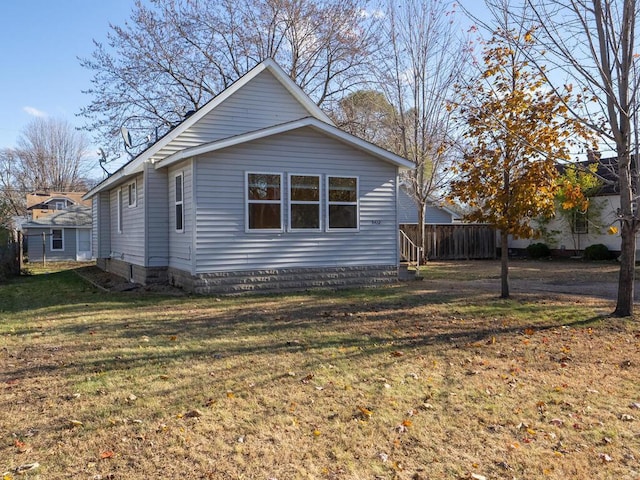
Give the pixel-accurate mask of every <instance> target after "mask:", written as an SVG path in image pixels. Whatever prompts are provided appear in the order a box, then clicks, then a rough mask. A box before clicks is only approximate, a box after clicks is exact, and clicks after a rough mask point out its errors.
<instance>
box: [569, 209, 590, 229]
mask: <svg viewBox="0 0 640 480" xmlns="http://www.w3.org/2000/svg"><path fill="white" fill-rule="evenodd" d="M587 214H588V212H573V217H572V218H571V233H580V234H582V233H589V218H588V215H587Z"/></svg>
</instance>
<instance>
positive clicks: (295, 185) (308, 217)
mask: <svg viewBox="0 0 640 480" xmlns="http://www.w3.org/2000/svg"><path fill="white" fill-rule="evenodd" d="M289 229H290V230H320V176H319V175H289Z"/></svg>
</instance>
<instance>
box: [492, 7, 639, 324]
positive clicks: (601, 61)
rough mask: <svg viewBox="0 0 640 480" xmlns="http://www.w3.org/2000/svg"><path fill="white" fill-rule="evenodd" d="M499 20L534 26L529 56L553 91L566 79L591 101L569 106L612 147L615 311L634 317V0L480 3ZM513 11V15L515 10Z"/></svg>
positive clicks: (636, 219)
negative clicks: (617, 248)
mask: <svg viewBox="0 0 640 480" xmlns="http://www.w3.org/2000/svg"><path fill="white" fill-rule="evenodd" d="M487 5H488V6H489V7H490V8H491V9H492V11H494V12H495V13H498V15H499V16H501V17H502V18H504V16H506V15H510V14H511V15H513V14H517V15H520V18H521V19H525V20H527V21H529V22H531V23H532V24H534V25H535V26H536V27H537V28H536V30H535V37H536V40H537V42H538V44H539V45H540V48H539V50H538V55H537V56H531V57H530V61H531V62H533V63H535V64H537V65H540V64H541V59H543V60H544V62H545V63H546V64H548V65H551V66H552V67H553V68H551V69H549V70H548V71H547V73H546V79H547V83H548V85H549V86H550V87H551V88H553V89H554V90H556V91H559V90H561V89H562V88H563V87H564V85H566V84H567V83H569V82H570V83H573V84H574V90H577V91H579V92H580V94H581V95H582V96H583V97H584V98H586V99H589V100H590V104H589V108H587V109H581V110H573V113H574V115H575V116H576V118H578V119H580V120H581V121H582V122H583V123H584V124H585V125H586V126H588V127H589V128H591V129H592V131H593V132H594V133H595V134H596V135H597V136H598V137H599V138H600V140H601V141H602V142H603V150H605V151H606V150H610V151H613V152H615V155H616V156H617V162H615V167H614V168H615V170H616V172H615V173H616V175H617V178H618V185H619V190H620V209H619V212H618V218H619V221H620V226H621V229H620V230H621V239H622V244H621V255H620V274H619V281H618V298H617V304H616V309H615V311H614V315H616V316H630V315H632V314H633V294H634V283H635V261H636V234H637V232H638V230H639V229H640V218H639V216H638V210H637V208H636V204H637V200H638V195H639V194H640V192H639V191H638V168H637V164H636V158H638V155H637V153H638V152H637V148H638V141H637V133H638V132H637V122H638V103H637V98H638V93H639V90H638V87H639V82H640V76H639V75H638V67H639V65H638V56H637V52H638V51H639V50H638V49H639V47H640V45H639V43H638V40H637V39H636V37H635V28H636V25H637V22H638V20H639V18H640V17H639V16H638V5H637V2H636V0H571V1H564V0H526V2H525V3H524V6H525V8H524V9H523V10H521V11H513V10H511V9H510V8H509V2H508V0H487ZM514 12H515V13H514Z"/></svg>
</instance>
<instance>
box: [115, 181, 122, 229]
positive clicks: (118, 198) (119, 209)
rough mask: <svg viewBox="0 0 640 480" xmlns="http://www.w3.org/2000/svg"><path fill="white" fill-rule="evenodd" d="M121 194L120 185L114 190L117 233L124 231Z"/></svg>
mask: <svg viewBox="0 0 640 480" xmlns="http://www.w3.org/2000/svg"><path fill="white" fill-rule="evenodd" d="M122 197H123V194H122V187H120V188H118V191H117V192H116V210H117V211H116V215H117V222H116V225H117V227H116V228H117V229H118V233H122V232H123V231H124V218H123V217H124V209H123V204H124V199H123V198H122Z"/></svg>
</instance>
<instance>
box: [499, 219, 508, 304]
mask: <svg viewBox="0 0 640 480" xmlns="http://www.w3.org/2000/svg"><path fill="white" fill-rule="evenodd" d="M500 250H501V256H500V281H501V285H502V289H501V293H500V298H509V234H508V233H507V232H506V231H501V232H500Z"/></svg>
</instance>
